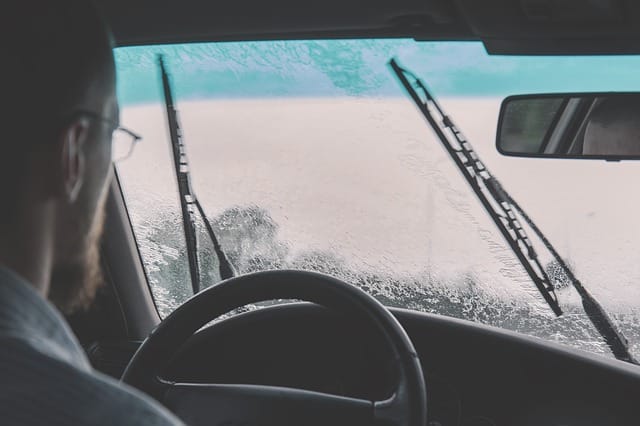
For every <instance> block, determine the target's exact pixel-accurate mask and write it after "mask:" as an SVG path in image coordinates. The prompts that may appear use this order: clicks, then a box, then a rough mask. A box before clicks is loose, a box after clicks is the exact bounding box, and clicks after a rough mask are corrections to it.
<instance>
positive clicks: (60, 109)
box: [0, 0, 179, 425]
mask: <svg viewBox="0 0 640 426" xmlns="http://www.w3.org/2000/svg"><path fill="white" fill-rule="evenodd" d="M2 6H3V11H2V16H1V17H0V21H1V22H0V28H1V29H0V31H2V40H1V41H0V43H1V44H2V60H3V62H2V65H1V67H0V79H1V81H2V85H1V86H0V94H1V96H0V100H1V105H2V107H0V108H1V110H0V120H2V121H1V122H2V133H1V136H2V138H1V139H0V149H1V150H2V153H1V154H0V197H1V198H0V199H1V203H2V204H1V206H2V208H1V209H0V423H2V424H3V425H4V424H7V425H14V424H15V425H36V424H38V425H39V424H47V425H59V424H70V425H81V424H92V425H124V424H138V425H173V424H179V421H178V420H177V419H176V418H174V417H173V416H172V415H171V414H170V413H169V412H168V411H167V410H165V409H164V408H163V407H161V406H160V405H158V404H157V403H155V402H154V401H152V400H151V399H149V398H147V397H146V396H143V395H142V394H141V393H139V392H137V391H135V390H133V389H131V388H127V387H126V386H123V385H121V384H119V383H118V382H116V381H114V380H111V379H109V378H107V377H106V376H103V375H101V374H98V373H96V372H94V371H93V370H92V369H91V367H90V365H89V363H88V361H87V358H86V357H85V355H84V353H83V351H82V349H81V347H80V345H79V344H78V342H77V340H76V338H75V337H74V335H73V334H72V332H71V330H70V329H69V327H68V326H67V324H66V323H65V322H64V320H63V317H62V316H61V315H60V313H59V312H58V310H61V311H63V312H73V311H74V310H76V309H78V308H80V307H83V306H86V305H87V304H88V303H90V302H91V300H92V298H93V296H94V294H95V291H96V287H97V283H98V282H99V273H98V272H97V271H98V270H99V267H98V257H99V256H98V240H99V237H100V232H101V227H102V213H103V209H104V203H105V197H106V189H107V184H108V180H109V178H110V171H111V135H112V132H113V131H114V129H115V128H116V127H117V126H118V105H117V100H116V95H115V66H114V61H113V55H112V52H111V49H112V41H111V37H110V35H109V33H108V31H107V30H106V27H105V25H104V23H103V22H102V20H101V19H100V17H99V15H98V13H97V12H96V10H95V9H94V8H93V7H92V5H91V4H89V3H88V2H87V1H84V0H56V1H51V0H34V1H24V0H8V1H5V2H3V4H2ZM47 299H48V300H49V301H50V302H51V303H50V302H49V301H48V300H47ZM54 305H55V306H56V307H57V309H56V308H54Z"/></svg>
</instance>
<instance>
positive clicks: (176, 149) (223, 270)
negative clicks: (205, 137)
mask: <svg viewBox="0 0 640 426" xmlns="http://www.w3.org/2000/svg"><path fill="white" fill-rule="evenodd" d="M158 65H159V67H160V73H161V75H162V87H163V91H164V103H165V106H166V110H167V121H168V124H169V133H170V139H171V152H172V153H173V164H174V166H175V171H176V179H177V182H178V192H179V195H180V207H181V211H182V228H183V230H184V237H185V241H186V245H187V258H188V260H189V274H190V276H191V288H192V290H193V294H196V293H198V292H200V290H201V280H200V265H199V262H198V238H197V234H196V211H197V212H198V213H199V214H200V216H201V218H202V221H203V222H204V225H205V228H206V230H207V234H208V235H209V238H210V239H211V243H212V244H213V249H214V251H215V253H216V256H217V257H218V265H219V271H220V278H221V279H223V280H226V279H228V278H232V277H234V276H235V275H236V272H235V269H234V267H233V265H232V264H231V262H230V261H229V259H228V258H227V255H226V254H225V252H224V250H223V249H222V246H221V245H220V243H219V241H218V239H217V238H216V235H215V232H214V231H213V227H212V226H211V223H210V222H209V219H208V218H207V215H206V214H205V212H204V209H203V208H202V205H201V204H200V201H198V197H196V194H195V193H194V191H193V187H192V186H191V176H190V173H189V163H188V162H187V154H186V151H185V145H184V142H183V140H182V132H181V130H180V125H179V123H178V111H177V110H176V108H175V105H174V102H173V91H172V90H171V82H170V81H169V75H168V74H167V70H166V67H165V64H164V60H163V58H162V55H158Z"/></svg>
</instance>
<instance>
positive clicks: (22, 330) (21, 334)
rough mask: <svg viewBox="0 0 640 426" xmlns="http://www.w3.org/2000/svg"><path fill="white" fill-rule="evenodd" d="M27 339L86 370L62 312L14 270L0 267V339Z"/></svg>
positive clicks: (40, 349) (78, 347)
mask: <svg viewBox="0 0 640 426" xmlns="http://www.w3.org/2000/svg"><path fill="white" fill-rule="evenodd" d="M3 338H14V339H20V340H23V341H25V342H27V343H28V344H29V345H30V346H32V347H34V348H35V349H37V350H39V351H41V352H43V353H44V354H46V355H49V356H51V357H54V358H57V359H59V360H61V361H64V362H67V363H70V364H72V365H74V366H76V367H78V368H81V369H89V368H90V367H89V362H88V360H87V357H86V356H85V354H84V351H83V350H82V347H81V346H80V344H79V343H78V340H77V339H76V337H75V336H74V334H73V332H72V331H71V329H70V328H69V326H68V325H67V322H66V321H65V320H64V318H63V317H62V315H61V314H60V313H59V312H58V311H57V310H56V308H54V307H53V305H52V304H51V303H49V302H48V301H47V300H45V299H44V298H43V297H42V295H41V294H40V293H38V292H37V291H36V289H35V288H34V287H33V286H32V285H30V284H29V283H28V282H27V281H26V280H25V279H23V278H22V277H20V276H18V275H17V274H16V273H14V272H12V271H10V270H8V269H6V268H3V267H0V339H3Z"/></svg>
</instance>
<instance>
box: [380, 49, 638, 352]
mask: <svg viewBox="0 0 640 426" xmlns="http://www.w3.org/2000/svg"><path fill="white" fill-rule="evenodd" d="M389 65H390V66H391V68H392V70H393V72H394V73H395V74H396V76H397V77H398V79H399V80H400V83H401V84H402V86H403V87H404V88H405V89H406V90H407V92H408V93H409V95H410V96H411V99H412V100H413V101H414V103H415V104H416V106H417V107H418V109H419V110H420V111H421V112H422V114H423V115H424V117H425V118H426V119H427V122H428V123H429V125H430V126H431V128H432V129H433V131H434V132H435V134H436V136H437V137H438V139H440V142H441V143H442V145H443V146H444V148H445V149H446V151H447V152H448V153H449V155H450V156H451V158H452V160H453V161H454V163H455V164H456V166H457V167H458V169H459V170H460V172H461V173H462V175H463V176H464V178H465V179H466V181H467V183H468V184H469V185H470V186H471V188H472V190H473V192H474V193H475V194H476V196H477V197H478V199H479V200H480V202H481V203H482V205H483V207H484V208H485V210H486V211H487V212H488V213H489V216H490V217H491V219H493V222H494V223H495V225H496V226H497V227H498V229H499V230H500V232H501V233H502V235H503V236H504V238H505V239H506V241H507V243H508V244H509V247H510V248H511V250H512V251H513V253H514V254H515V255H516V257H517V258H518V260H519V261H520V263H521V264H522V266H523V267H524V269H525V271H526V272H527V274H528V275H529V277H530V278H531V280H532V281H533V283H534V284H535V286H536V287H537V288H538V290H539V291H540V293H541V294H542V296H543V298H544V300H545V301H546V302H547V303H548V304H549V306H550V307H551V309H552V311H553V312H554V313H555V314H556V315H557V316H560V315H562V309H561V308H560V305H559V303H558V297H557V295H556V293H555V288H554V286H553V284H552V283H551V280H550V279H549V276H548V274H547V272H546V271H545V269H544V268H543V267H542V265H541V263H540V260H539V259H538V254H537V253H536V251H535V249H534V247H533V245H532V244H531V240H530V239H529V237H528V236H527V234H526V232H525V230H524V228H523V227H522V225H521V223H520V220H519V219H518V216H517V215H516V212H517V213H518V214H519V215H520V216H521V217H522V218H524V220H525V221H526V222H527V224H528V225H529V226H530V227H531V229H532V230H533V231H534V232H535V234H536V235H537V236H538V237H539V238H540V239H541V241H542V242H543V244H544V246H545V247H546V248H547V249H548V250H549V252H550V253H551V255H552V256H553V257H554V258H555V260H556V261H557V262H558V264H559V265H560V267H561V268H562V269H563V270H564V272H565V273H566V275H567V277H568V278H569V280H570V281H571V283H572V284H573V286H574V288H575V289H576V291H577V292H578V294H579V295H580V297H581V298H582V306H583V308H584V311H585V313H586V314H587V317H588V318H589V320H590V321H591V323H592V324H593V325H594V326H595V328H596V330H597V331H598V332H599V333H600V335H601V336H602V337H603V338H604V340H605V342H606V343H607V345H608V346H609V348H610V349H611V351H612V352H613V354H614V356H615V357H616V358H617V359H619V360H622V361H627V362H630V363H633V364H638V363H637V361H636V360H635V359H634V358H633V356H632V355H631V352H630V351H629V347H628V342H627V339H626V338H625V337H624V335H623V334H622V333H621V332H620V330H618V328H617V327H616V325H615V324H614V322H613V321H612V320H611V318H610V317H609V316H608V315H607V313H606V311H605V310H604V308H603V307H602V306H601V305H600V304H599V303H598V302H597V301H596V300H595V298H594V297H593V296H592V295H591V294H590V293H589V292H588V291H587V290H586V289H585V288H584V286H583V285H582V283H581V282H580V281H579V280H578V279H577V278H576V277H575V275H574V274H573V272H572V271H571V269H570V268H569V267H568V266H567V264H566V263H565V262H564V260H563V259H562V258H561V257H560V255H559V254H558V252H557V251H556V250H555V248H554V247H553V246H552V245H551V243H550V242H549V240H548V239H547V238H546V236H545V235H544V234H543V233H542V231H541V230H540V229H539V228H538V227H537V226H536V225H535V223H534V222H533V221H532V220H531V218H530V217H529V216H528V215H527V214H526V213H525V212H524V210H523V209H522V208H521V207H520V205H519V204H517V203H516V202H515V200H514V199H513V198H512V197H511V196H510V195H509V194H508V193H507V191H506V190H504V188H503V187H502V185H501V184H500V182H499V181H498V180H497V179H496V178H495V177H494V176H493V175H492V174H491V173H490V172H489V170H488V169H487V168H486V167H485V165H484V163H482V161H481V160H480V157H478V154H477V153H476V152H475V151H474V150H473V147H472V146H471V144H470V143H469V141H467V140H466V139H465V138H464V136H463V135H462V133H461V132H460V131H459V130H458V128H457V127H456V126H455V124H454V123H453V121H452V120H451V119H450V118H449V117H448V116H447V114H446V113H445V112H444V110H443V109H442V108H441V107H440V105H439V104H438V102H437V101H436V99H435V98H434V97H433V96H432V95H431V93H430V92H429V90H428V89H427V87H426V85H425V84H424V83H423V82H422V81H421V80H420V79H419V78H418V77H416V76H415V75H414V74H413V73H411V72H410V71H408V70H406V69H404V68H402V67H400V66H399V65H398V63H397V62H396V61H395V59H392V60H391V61H390V62H389ZM410 80H411V81H410ZM514 210H515V211H514Z"/></svg>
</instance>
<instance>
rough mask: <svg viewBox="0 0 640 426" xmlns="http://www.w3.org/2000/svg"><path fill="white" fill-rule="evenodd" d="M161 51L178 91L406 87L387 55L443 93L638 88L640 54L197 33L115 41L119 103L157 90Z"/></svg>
mask: <svg viewBox="0 0 640 426" xmlns="http://www.w3.org/2000/svg"><path fill="white" fill-rule="evenodd" d="M158 54H163V55H164V56H165V60H166V62H167V66H168V68H169V72H170V73H171V75H172V79H173V86H174V90H175V92H176V96H177V98H178V100H193V99H226V98H261V97H292V96H294V97H318V96H359V97H386V96H393V97H395V96H404V93H403V92H402V91H401V90H400V87H399V85H398V83H397V82H396V81H395V79H394V77H393V76H392V74H391V72H390V69H389V68H388V66H387V63H388V61H389V59H390V58H392V57H396V58H397V59H398V60H399V61H400V63H401V64H402V65H403V66H405V67H407V68H409V69H411V70H413V71H414V72H415V73H416V74H418V75H419V76H420V77H421V78H422V79H423V80H424V81H425V82H426V83H427V84H428V85H429V86H430V87H431V89H432V90H433V91H434V92H435V95H436V96H440V97H443V96H456V97H474V96H491V97H495V96H507V95H511V94H517V93H542V92H562V91H640V78H639V77H638V74H639V73H638V71H639V70H640V55H639V56H600V57H580V56H573V57H540V56H537V57H535V56H530V57H526V56H520V57H518V56H490V55H488V54H487V53H486V51H485V49H484V47H483V45H482V44H481V43H478V42H416V41H413V40H403V39H400V40H399V39H392V40H327V41H273V42H243V43H200V44H182V45H166V46H149V47H125V48H119V49H117V50H116V53H115V56H116V63H117V67H118V82H119V83H118V95H119V98H120V102H121V103H122V104H123V105H124V106H126V105H132V104H144V103H154V102H158V101H160V100H161V99H162V98H161V86H160V77H159V73H158V70H157V60H156V58H157V55H158Z"/></svg>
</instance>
